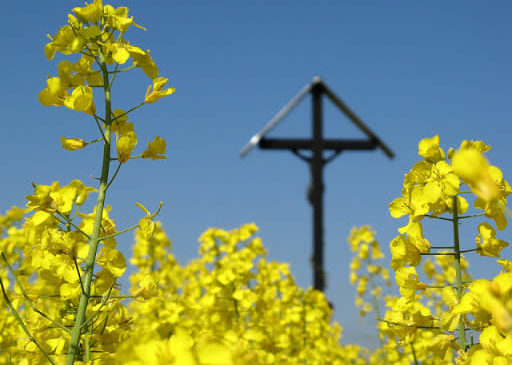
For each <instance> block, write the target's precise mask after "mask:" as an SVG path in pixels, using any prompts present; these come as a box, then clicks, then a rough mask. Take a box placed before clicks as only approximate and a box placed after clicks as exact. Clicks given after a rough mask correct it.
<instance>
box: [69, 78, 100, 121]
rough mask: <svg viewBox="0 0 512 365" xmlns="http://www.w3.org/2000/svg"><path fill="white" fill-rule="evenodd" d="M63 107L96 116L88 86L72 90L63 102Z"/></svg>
mask: <svg viewBox="0 0 512 365" xmlns="http://www.w3.org/2000/svg"><path fill="white" fill-rule="evenodd" d="M64 105H65V106H67V107H68V108H69V109H72V110H75V111H77V112H84V113H86V114H89V115H94V114H96V106H95V105H94V97H93V93H92V88H91V87H90V86H84V85H80V86H77V87H76V88H74V89H73V93H72V94H71V97H69V98H67V99H66V100H64Z"/></svg>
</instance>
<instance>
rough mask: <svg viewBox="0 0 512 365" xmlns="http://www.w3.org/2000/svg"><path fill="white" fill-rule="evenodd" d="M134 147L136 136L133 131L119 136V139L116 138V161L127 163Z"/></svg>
mask: <svg viewBox="0 0 512 365" xmlns="http://www.w3.org/2000/svg"><path fill="white" fill-rule="evenodd" d="M136 145H137V135H136V134H135V132H133V131H129V132H127V133H126V134H123V135H121V137H118V138H117V141H116V149H117V160H118V161H119V162H121V163H125V162H126V161H128V160H129V159H130V155H131V153H132V151H133V149H134V148H135V146H136Z"/></svg>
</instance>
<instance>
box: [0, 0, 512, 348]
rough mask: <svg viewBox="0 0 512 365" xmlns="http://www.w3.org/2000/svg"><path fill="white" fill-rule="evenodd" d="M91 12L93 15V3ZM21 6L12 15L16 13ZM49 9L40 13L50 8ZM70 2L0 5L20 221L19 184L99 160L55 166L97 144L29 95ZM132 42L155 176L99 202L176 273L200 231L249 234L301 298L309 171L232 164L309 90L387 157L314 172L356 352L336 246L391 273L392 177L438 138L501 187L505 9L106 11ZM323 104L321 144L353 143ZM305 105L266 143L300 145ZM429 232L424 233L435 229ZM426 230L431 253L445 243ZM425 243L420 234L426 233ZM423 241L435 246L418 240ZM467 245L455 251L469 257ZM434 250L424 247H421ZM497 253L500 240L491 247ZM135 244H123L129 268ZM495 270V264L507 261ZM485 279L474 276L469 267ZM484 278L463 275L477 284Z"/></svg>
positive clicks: (329, 263)
mask: <svg viewBox="0 0 512 365" xmlns="http://www.w3.org/2000/svg"><path fill="white" fill-rule="evenodd" d="M105 3H107V2H106V1H105ZM20 4H22V5H20ZM50 4H51V5H50ZM82 5H83V2H81V1H69V0H68V1H64V0H54V1H51V2H48V1H44V2H43V1H35V0H29V1H24V2H22V3H19V2H18V3H16V2H14V1H2V2H1V3H0V14H1V15H0V17H1V20H2V21H1V22H0V31H1V34H2V40H1V41H0V42H1V45H2V57H0V66H1V69H2V81H1V84H0V88H1V94H0V95H1V106H2V108H1V109H0V110H1V118H2V123H1V124H0V128H1V130H0V154H1V155H2V156H3V164H2V170H3V172H2V177H1V184H2V185H1V186H2V194H1V206H2V207H3V208H2V207H0V208H1V210H2V211H3V210H5V209H7V208H8V207H10V206H11V205H23V204H25V201H24V197H25V196H26V195H28V194H30V193H31V192H32V188H31V185H30V184H31V182H35V183H37V184H50V183H51V182H52V181H54V180H58V181H60V182H61V183H62V184H67V183H69V182H70V181H71V180H72V179H76V178H78V179H81V180H83V181H84V182H86V183H88V184H94V183H95V180H93V179H91V176H98V175H99V164H100V158H101V153H102V152H101V150H100V149H99V146H98V147H96V146H91V147H88V148H87V149H85V150H82V151H76V152H69V151H65V150H63V149H62V148H61V147H60V142H59V138H60V137H61V136H67V137H81V138H84V139H86V140H91V139H93V138H96V128H95V125H94V123H93V121H92V120H91V119H90V118H88V117H86V116H85V115H82V114H79V113H76V112H74V111H71V110H68V109H65V108H54V107H50V108H45V107H43V106H42V105H41V104H39V102H38V100H37V94H38V93H39V91H40V90H42V89H43V88H45V87H46V84H45V79H46V77H47V75H49V74H50V75H56V70H57V61H58V60H61V59H63V58H62V57H58V58H56V60H54V61H52V62H48V61H47V60H46V58H45V56H44V53H43V47H44V45H45V44H46V43H47V41H48V39H47V38H46V34H47V33H50V34H55V33H56V31H57V29H58V28H59V27H60V26H62V25H64V24H65V22H66V19H67V14H68V13H69V12H70V10H71V8H73V7H75V6H82ZM112 5H114V6H115V7H117V6H123V5H124V6H128V7H129V8H130V12H131V15H133V16H134V17H135V21H136V22H137V23H138V24H141V25H143V26H145V27H146V28H147V29H148V30H147V32H144V31H142V30H138V29H136V28H133V29H131V30H130V31H129V32H128V33H127V35H126V39H128V40H129V41H130V42H131V43H133V44H136V45H138V46H140V47H141V48H143V49H151V55H152V56H153V58H154V59H155V61H156V63H157V65H158V66H159V68H160V73H161V75H162V76H165V77H169V78H170V85H172V86H174V87H176V90H177V91H176V93H175V94H174V95H172V96H169V97H167V98H165V99H162V100H159V101H158V102H156V103H155V104H153V105H150V106H146V107H144V108H142V109H139V110H137V111H136V112H135V113H133V114H132V116H131V121H133V122H134V123H135V129H136V131H137V134H138V136H139V149H140V150H142V148H144V146H145V144H146V142H147V140H149V139H152V138H153V137H154V136H156V135H159V136H162V137H163V138H165V139H166V140H167V144H168V159H167V160H163V161H155V162H152V161H147V160H144V161H140V160H135V161H132V162H130V163H128V164H127V165H126V166H124V167H123V168H122V169H121V172H120V174H119V179H118V181H117V182H116V183H115V186H113V188H112V192H111V194H110V195H109V196H108V203H109V204H111V205H112V211H111V217H112V218H114V219H115V220H116V223H117V225H118V227H119V228H124V227H127V226H129V225H131V224H133V223H134V222H136V221H137V220H138V219H139V218H140V214H141V211H140V210H139V209H138V208H137V207H136V206H135V202H136V201H138V202H141V203H143V204H144V205H145V206H147V207H148V208H149V209H150V210H151V209H154V208H155V207H156V206H158V202H159V201H161V200H162V201H164V203H165V205H164V208H163V211H162V213H161V214H160V216H159V218H160V220H161V221H162V222H163V225H164V227H165V229H166V230H167V232H168V234H169V236H170V237H171V239H172V241H173V245H174V252H175V254H176V256H177V257H178V259H180V261H182V262H186V261H187V260H189V259H191V258H193V257H195V255H196V253H197V247H198V244H197V241H196V240H197V237H199V235H200V234H201V232H203V231H204V230H205V229H206V228H208V227H210V226H217V227H221V228H225V229H231V228H235V227H238V226H239V225H240V224H242V223H246V222H255V223H256V224H257V225H258V226H259V227H260V228H261V230H260V236H261V237H262V238H263V241H264V243H265V244H266V247H267V248H268V251H269V257H270V258H271V259H275V260H280V261H286V262H290V263H291V268H292V271H293V273H294V274H295V275H296V278H297V281H298V283H299V284H301V285H303V286H308V285H310V284H311V269H310V265H309V257H310V255H311V236H312V233H311V208H310V206H309V204H308V203H307V201H306V199H305V192H306V187H307V185H308V183H309V179H310V177H309V170H308V168H307V165H306V164H305V163H304V162H303V161H301V160H299V159H298V158H297V157H295V156H294V155H292V154H291V153H290V152H284V151H283V152H277V151H261V150H259V149H254V150H252V151H251V152H250V153H249V155H248V156H246V157H245V158H244V159H240V158H239V155H238V153H239V151H240V149H241V148H242V147H243V146H244V145H245V144H246V143H247V142H248V140H249V138H250V137H251V136H252V135H253V134H254V133H256V132H257V131H259V130H260V129H261V128H262V127H263V126H264V125H265V124H266V123H267V122H268V121H269V120H270V119H271V117H272V116H274V115H275V114H276V113H277V112H278V111H279V109H280V108H281V107H282V106H284V105H285V104H286V103H287V102H288V101H289V100H290V99H291V98H292V97H293V96H294V95H295V94H296V93H297V92H298V91H299V90H300V89H301V88H302V87H303V86H304V85H306V84H307V83H308V82H310V81H311V80H312V78H313V77H314V76H316V75H318V76H320V77H322V79H323V80H324V81H325V82H326V83H327V85H329V87H330V88H331V89H332V90H333V91H334V92H335V93H337V95H338V96H339V97H340V98H341V99H343V100H344V101H345V102H346V103H347V104H348V105H349V106H350V107H351V108H352V110H354V111H355V112H356V114H358V115H359V116H360V117H361V118H362V119H363V120H364V121H365V122H366V124H367V125H368V126H369V127H370V128H371V129H372V130H373V131H374V132H375V133H377V134H378V135H379V136H380V138H381V139H382V140H383V141H384V142H385V143H386V144H387V145H388V146H390V147H391V148H392V149H393V150H394V151H395V153H396V158H395V159H394V160H389V159H388V158H387V157H386V156H385V155H384V154H383V153H382V152H381V151H372V152H346V153H342V154H341V155H340V156H339V157H338V158H337V159H336V160H335V161H333V162H332V163H331V164H329V165H328V167H327V168H326V170H325V176H324V178H325V183H326V191H325V205H326V207H325V242H326V247H325V255H326V269H327V271H328V289H327V296H328V297H329V298H330V299H331V300H332V301H333V302H334V304H335V307H336V318H337V320H339V321H340V322H341V323H342V325H343V326H344V327H345V331H344V335H343V336H344V340H345V341H346V342H363V343H371V342H372V340H371V338H372V337H373V336H374V334H373V333H374V330H373V329H372V328H371V327H370V326H362V325H361V324H362V323H365V322H361V321H360V320H358V319H357V314H356V310H355V309H354V306H353V299H354V293H355V292H354V290H353V288H352V287H351V286H350V284H349V282H348V273H349V268H348V264H349V261H350V257H351V254H350V252H349V248H348V245H347V243H346V237H347V235H348V234H349V231H350V228H351V227H353V226H354V225H363V224H371V225H372V226H373V227H374V229H375V230H376V231H377V232H378V238H379V240H380V242H381V244H382V245H383V246H384V250H385V252H386V254H387V258H388V260H389V257H390V254H389V249H388V243H389V241H390V240H391V239H392V238H393V237H394V236H395V235H396V234H397V231H396V229H397V228H398V227H400V226H402V225H404V224H405V223H406V222H405V221H404V220H403V219H402V220H395V219H393V218H391V217H390V216H389V213H388V204H389V202H390V201H392V200H393V199H394V198H395V197H397V196H399V194H400V191H401V186H402V181H403V175H404V173H406V172H407V171H408V170H409V169H410V168H411V167H412V165H413V163H414V162H416V161H417V160H418V159H419V158H420V157H419V156H418V155H417V144H418V142H419V140H420V139H422V138H424V137H432V136H433V135H435V134H439V135H440V138H441V145H442V147H444V148H446V149H447V148H448V147H451V146H453V147H458V146H459V144H460V142H461V141H462V140H463V139H475V140H476V139H482V140H484V141H485V142H486V143H488V144H490V145H492V146H493V149H492V150H491V151H490V152H489V153H488V157H489V158H490V160H491V162H492V163H493V164H495V165H497V166H499V167H500V168H502V170H503V172H504V174H505V177H506V178H510V175H511V173H512V160H511V158H510V156H511V153H512V151H511V149H510V139H511V136H512V124H511V114H512V113H511V112H512V103H511V101H510V97H511V91H512V86H511V85H512V68H511V64H512V52H511V47H510V44H511V41H512V27H511V24H512V3H511V2H509V1H494V2H486V1H450V2H446V1H429V2H418V1H385V2H384V1H364V2H362V1H360V2H356V1H288V0H286V1H285V0H283V1H134V0H132V1H116V0H114V1H113V2H112ZM119 79H120V81H119V84H118V85H116V86H115V89H114V90H113V95H114V96H113V103H114V107H115V108H117V107H120V108H124V109H125V110H126V109H128V108H129V107H130V106H133V105H135V104H136V103H138V102H139V101H141V100H142V99H143V97H144V94H145V90H146V87H147V85H148V84H149V79H148V78H147V77H146V76H144V75H143V73H142V72H141V71H140V70H135V71H133V72H132V73H130V74H129V75H128V74H127V76H126V77H124V75H123V77H120V78H119ZM324 104H325V125H326V126H325V136H326V137H329V138H348V137H359V136H362V134H360V133H359V132H358V131H357V130H356V129H355V128H354V127H353V126H351V125H350V123H349V122H348V121H347V120H346V119H345V118H344V117H343V116H342V115H341V114H340V113H338V112H337V111H336V110H335V109H334V107H332V106H331V105H330V104H329V103H328V102H327V100H326V101H325V102H324ZM310 109H311V108H310V100H309V99H306V100H304V101H303V102H302V104H301V105H300V106H299V107H298V108H297V109H296V110H294V112H293V113H292V114H290V115H289V116H288V117H287V118H286V119H285V120H283V121H282V122H281V124H280V125H279V126H278V127H277V128H275V129H274V130H273V131H272V132H271V134H270V135H269V136H272V137H298V136H304V137H306V136H309V134H310V129H311V128H310V114H311V111H310ZM436 224H437V225H439V223H436ZM437 225H433V226H430V225H429V226H428V227H429V228H428V229H427V228H426V229H425V233H426V236H427V237H428V238H431V241H432V242H436V239H439V240H443V239H444V240H450V239H451V237H450V236H441V235H440V234H439V232H442V229H439V228H437V227H438V226H437ZM429 229H430V231H429ZM432 229H434V230H435V232H433V231H432ZM475 232H476V231H475V230H474V228H471V229H469V228H468V229H467V232H465V233H464V234H465V235H466V236H465V237H466V238H465V240H464V243H463V245H464V247H467V248H472V247H474V236H475ZM434 233H435V234H436V235H437V236H436V235H434ZM499 237H500V238H502V239H505V240H510V238H511V237H510V230H509V229H507V230H506V231H504V232H503V233H499ZM131 240H132V236H131V234H128V236H126V237H125V238H123V239H121V240H120V243H119V245H120V247H122V250H123V252H124V253H125V254H126V255H127V256H130V246H131ZM504 253H505V256H508V257H510V250H505V251H504ZM482 263H483V264H482ZM491 263H492V260H479V261H477V262H476V263H475V264H474V267H473V269H472V272H473V273H475V274H476V275H481V276H489V275H492V274H494V273H495V272H496V268H494V266H493V267H492V270H490V269H488V266H486V265H487V264H491Z"/></svg>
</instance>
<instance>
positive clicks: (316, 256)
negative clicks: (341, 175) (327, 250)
mask: <svg viewBox="0 0 512 365" xmlns="http://www.w3.org/2000/svg"><path fill="white" fill-rule="evenodd" d="M311 95H312V112H313V115H312V117H313V118H312V119H313V123H312V124H313V131H312V132H313V133H312V135H313V146H312V150H313V151H312V152H313V156H312V158H311V160H310V161H309V165H310V169H311V185H312V186H311V189H312V194H311V195H312V196H311V198H312V199H311V201H310V203H311V205H312V206H313V257H312V266H313V287H314V288H315V289H317V290H320V291H324V289H325V273H324V239H323V236H324V235H323V233H324V232H323V208H324V207H323V193H324V182H323V167H324V158H323V146H322V140H323V125H322V124H323V120H322V119H323V115H322V90H321V86H320V84H316V85H314V86H313V88H312V89H311Z"/></svg>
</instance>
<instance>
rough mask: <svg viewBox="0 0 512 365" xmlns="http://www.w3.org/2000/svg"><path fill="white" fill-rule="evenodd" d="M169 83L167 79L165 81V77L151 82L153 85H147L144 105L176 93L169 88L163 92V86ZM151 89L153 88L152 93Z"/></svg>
mask: <svg viewBox="0 0 512 365" xmlns="http://www.w3.org/2000/svg"><path fill="white" fill-rule="evenodd" d="M167 81H169V79H166V78H165V77H157V78H155V79H154V80H153V85H149V86H148V89H147V91H146V97H145V99H144V101H145V102H146V103H148V104H149V103H153V102H155V101H157V100H158V99H160V98H163V97H164V96H167V95H171V94H172V93H173V92H175V91H176V89H175V88H172V87H171V88H169V89H165V90H163V88H164V86H165V84H166V83H167ZM151 87H153V91H151Z"/></svg>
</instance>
